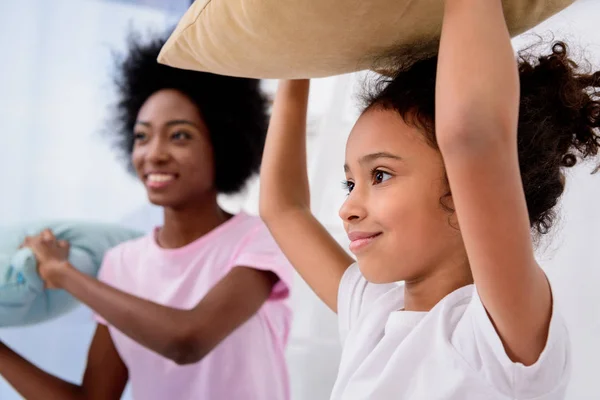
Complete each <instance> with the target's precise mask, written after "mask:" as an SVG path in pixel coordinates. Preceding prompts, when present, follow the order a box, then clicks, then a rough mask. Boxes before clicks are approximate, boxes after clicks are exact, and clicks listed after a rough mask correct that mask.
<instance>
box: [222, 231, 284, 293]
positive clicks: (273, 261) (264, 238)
mask: <svg viewBox="0 0 600 400" xmlns="http://www.w3.org/2000/svg"><path fill="white" fill-rule="evenodd" d="M259 221H260V220H259ZM231 266H232V267H248V268H255V269H258V270H261V271H271V272H273V273H274V274H275V275H277V277H278V278H279V282H277V283H276V284H275V287H273V291H272V292H271V297H270V300H279V299H285V298H287V297H289V294H290V289H291V287H292V282H293V278H294V270H293V267H292V265H291V264H290V262H289V261H288V260H287V258H286V257H285V256H284V255H283V253H282V251H281V250H280V249H279V246H278V245H277V243H276V242H275V240H274V239H273V237H272V236H271V233H270V232H269V230H268V229H267V227H266V226H265V225H264V224H263V223H262V221H261V222H259V223H258V224H257V226H255V227H254V228H253V229H251V230H250V232H249V233H248V234H247V235H246V236H245V237H244V240H243V242H242V244H241V245H240V247H239V248H238V250H237V251H236V254H235V255H234V257H233V259H232V262H231Z"/></svg>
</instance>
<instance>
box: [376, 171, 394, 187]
mask: <svg viewBox="0 0 600 400" xmlns="http://www.w3.org/2000/svg"><path fill="white" fill-rule="evenodd" d="M391 177H392V175H391V174H388V173H387V172H384V171H382V170H379V169H376V170H374V171H373V184H374V185H377V184H379V183H382V182H385V181H387V180H388V179H390V178H391Z"/></svg>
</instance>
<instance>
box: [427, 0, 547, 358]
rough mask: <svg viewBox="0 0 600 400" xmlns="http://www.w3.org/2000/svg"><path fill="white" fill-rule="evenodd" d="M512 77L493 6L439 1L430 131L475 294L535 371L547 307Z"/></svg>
mask: <svg viewBox="0 0 600 400" xmlns="http://www.w3.org/2000/svg"><path fill="white" fill-rule="evenodd" d="M518 110H519V76H518V71H517V63H516V60H515V55H514V53H513V49H512V46H511V42H510V37H509V33H508V29H507V27H506V22H505V20H504V15H503V10H502V2H501V0H445V15H444V23H443V28H442V38H441V45H440V54H439V65H438V76H437V88H436V130H437V133H436V134H437V139H438V143H439V147H440V150H441V152H442V156H443V158H444V164H445V166H446V171H447V174H448V180H449V182H450V189H451V192H452V200H453V202H454V207H455V209H456V214H457V217H458V222H459V226H460V230H461V233H462V237H463V240H464V243H465V247H466V250H467V254H468V257H469V263H470V266H471V270H472V272H473V277H474V279H475V284H476V286H477V290H478V293H479V295H480V297H481V300H482V302H483V304H484V306H485V308H486V310H487V312H488V314H489V316H490V318H491V320H492V322H493V324H494V326H495V327H496V330H497V332H498V334H499V336H500V338H501V339H502V341H503V343H504V347H505V349H506V351H507V354H508V355H509V357H511V358H512V360H513V361H519V362H522V363H524V364H532V363H534V362H535V361H536V360H537V359H538V357H539V355H540V353H541V351H542V350H543V348H544V346H545V343H546V338H547V334H548V326H549V321H550V315H551V308H552V300H551V293H550V288H549V285H548V282H547V280H546V277H545V275H544V273H543V271H542V270H541V269H540V268H539V266H538V265H537V263H536V261H535V258H534V253H533V245H532V241H531V236H530V226H529V217H528V212H527V204H526V201H525V195H524V190H523V186H522V183H521V176H520V171H519V160H518V153H517V123H518Z"/></svg>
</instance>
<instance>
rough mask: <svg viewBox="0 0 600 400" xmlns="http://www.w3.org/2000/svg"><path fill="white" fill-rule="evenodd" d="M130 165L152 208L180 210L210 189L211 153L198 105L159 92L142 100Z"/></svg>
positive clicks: (165, 91)
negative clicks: (142, 184) (143, 187)
mask: <svg viewBox="0 0 600 400" xmlns="http://www.w3.org/2000/svg"><path fill="white" fill-rule="evenodd" d="M133 134H134V145H133V152H132V156H131V157H132V162H133V166H134V167H135V170H136V172H137V175H138V177H139V178H140V180H141V181H142V182H143V183H144V185H145V187H146V191H147V193H148V199H149V200H150V202H152V203H153V204H156V205H159V206H163V207H171V208H179V207H184V206H186V205H188V204H190V202H193V201H195V199H197V198H198V197H199V196H203V195H206V194H207V193H209V192H211V191H214V176H215V171H214V161H213V150H212V145H211V142H210V138H209V135H208V130H207V128H206V126H205V125H204V121H203V120H202V116H201V115H200V111H199V110H198V107H197V106H196V105H195V104H194V103H193V102H192V101H191V100H190V99H189V98H188V97H187V96H185V95H184V94H183V93H181V92H179V91H177V90H174V89H163V90H160V91H158V92H156V93H154V94H153V95H152V96H150V97H149V98H148V100H146V102H145V103H144V105H143V106H142V108H140V111H139V113H138V117H137V121H136V124H135V127H134V132H133Z"/></svg>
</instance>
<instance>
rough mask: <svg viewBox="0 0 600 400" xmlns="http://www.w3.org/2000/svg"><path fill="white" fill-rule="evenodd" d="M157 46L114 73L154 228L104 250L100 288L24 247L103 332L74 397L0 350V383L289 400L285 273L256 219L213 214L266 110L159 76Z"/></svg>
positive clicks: (255, 97)
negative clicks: (157, 218) (160, 218)
mask: <svg viewBox="0 0 600 400" xmlns="http://www.w3.org/2000/svg"><path fill="white" fill-rule="evenodd" d="M162 44H163V42H162V41H160V40H157V41H153V42H152V43H149V44H143V43H136V42H132V45H131V48H130V52H129V55H128V56H127V58H126V59H125V60H124V61H123V62H122V63H121V64H120V75H119V79H118V87H119V93H120V102H119V106H118V111H119V113H118V122H119V123H120V130H118V132H119V136H120V139H121V143H122V145H123V150H125V152H126V154H127V155H128V156H130V160H131V165H132V167H133V169H134V170H135V172H136V173H137V176H138V177H139V179H140V180H141V181H142V182H143V184H144V185H145V187H146V190H147V193H148V197H149V199H150V201H151V202H152V203H154V204H156V205H160V206H162V207H163V208H164V225H163V226H162V227H160V228H157V229H156V230H155V231H153V232H152V233H151V234H149V235H148V236H146V237H144V238H142V239H139V240H134V241H131V242H126V243H125V244H123V245H120V246H118V247H117V248H115V249H113V250H111V251H110V252H109V253H108V254H107V256H106V257H105V260H104V264H103V266H102V269H101V271H100V281H97V280H94V279H91V278H89V277H87V276H85V275H83V274H81V273H79V272H78V271H77V270H75V269H74V268H73V267H71V266H70V265H68V264H67V262H66V261H65V260H66V255H67V253H68V246H67V245H66V244H65V243H62V242H60V243H59V242H57V241H56V240H55V239H54V237H53V236H52V233H51V232H48V231H46V232H44V233H43V234H42V235H40V236H39V237H34V238H28V240H27V241H26V242H25V243H24V245H25V246H30V247H31V248H32V249H33V250H34V252H35V254H36V256H37V258H38V261H39V264H40V265H39V272H40V275H41V277H42V278H43V279H44V281H45V282H46V284H47V286H48V287H51V288H60V289H64V290H66V291H68V292H69V293H71V294H72V295H73V296H75V297H76V298H77V299H79V300H80V301H82V302H83V303H85V304H87V305H88V306H89V307H90V308H91V309H92V310H94V311H95V313H96V314H97V316H98V318H97V319H98V322H99V324H98V327H97V330H96V333H95V335H94V338H93V340H92V344H91V347H90V350H89V355H88V363H87V368H86V371H85V375H84V377H83V382H82V384H81V385H75V384H71V383H68V382H65V381H63V380H61V379H59V378H57V377H54V376H51V375H49V374H47V373H46V372H44V371H42V370H40V369H38V368H37V367H36V366H34V365H32V364H31V363H29V362H28V361H26V360H24V359H22V358H21V357H19V356H18V355H17V354H15V353H14V352H12V351H11V350H9V349H8V348H7V347H6V346H1V345H0V374H2V376H3V377H4V378H5V379H6V380H7V381H8V382H9V383H10V384H12V385H13V386H14V387H15V389H16V390H17V391H19V392H20V393H21V394H22V395H23V396H24V397H25V398H27V399H42V400H49V399H61V400H64V399H90V398H92V399H119V398H121V395H122V393H123V390H124V388H125V385H126V383H127V381H128V379H129V380H130V382H131V386H132V390H133V396H134V398H135V399H140V400H152V399H156V400H165V399H173V400H174V399H181V400H189V399H228V400H234V399H240V400H251V399H262V400H272V399H288V398H289V385H288V376H287V369H286V365H285V359H284V348H285V346H286V341H287V336H288V332H289V329H290V322H291V321H290V318H291V315H290V309H289V308H288V305H287V301H286V299H287V297H288V292H289V287H290V282H291V276H292V275H291V273H292V271H293V270H292V268H291V266H289V263H288V262H287V261H286V260H285V257H283V255H282V254H281V252H280V250H279V249H278V247H277V245H276V244H275V242H274V240H273V239H272V237H271V236H270V234H269V232H268V230H267V228H266V227H265V226H264V224H263V223H262V221H260V219H259V218H258V217H253V216H250V215H247V214H245V213H239V214H237V215H229V214H228V213H226V212H225V211H223V210H222V209H221V208H220V207H219V205H218V203H217V194H218V193H235V192H238V191H239V190H240V189H242V188H243V186H244V184H245V182H246V180H247V179H248V178H249V177H250V176H251V175H252V174H253V173H254V172H256V171H257V170H258V167H259V163H260V158H261V155H262V147H263V143H264V138H265V134H266V124H267V118H266V102H265V99H264V97H263V96H262V95H261V93H260V91H259V83H258V82H257V81H255V80H250V79H238V78H230V77H222V76H216V75H211V74H205V73H199V72H191V71H183V70H176V69H173V68H169V67H166V66H162V65H159V64H157V63H156V57H157V55H158V52H159V50H160V48H161V46H162ZM98 172H99V173H101V171H98Z"/></svg>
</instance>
